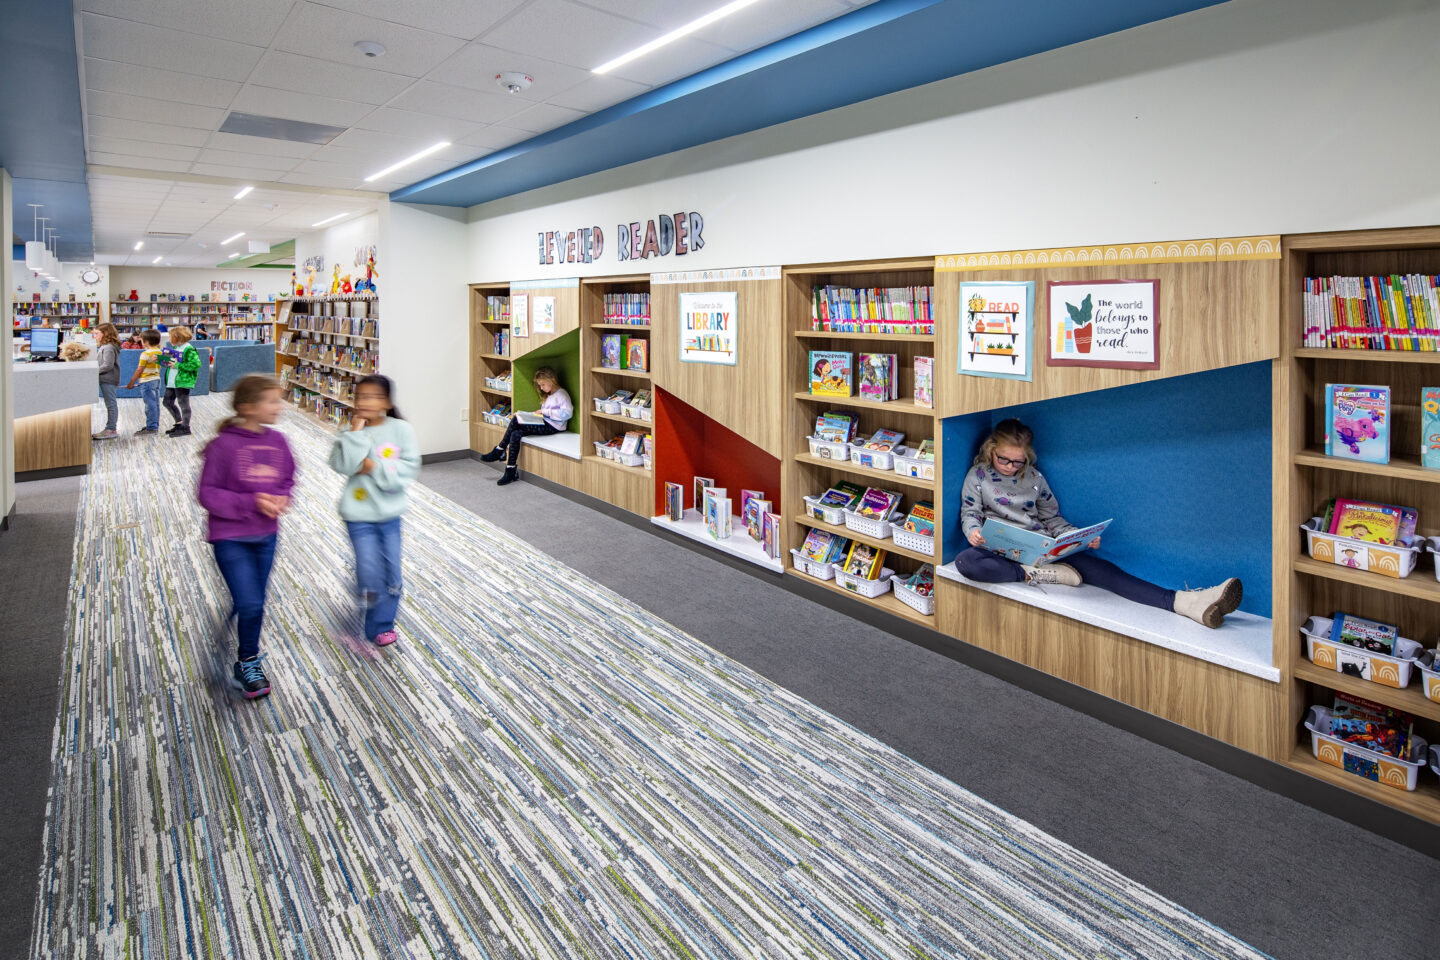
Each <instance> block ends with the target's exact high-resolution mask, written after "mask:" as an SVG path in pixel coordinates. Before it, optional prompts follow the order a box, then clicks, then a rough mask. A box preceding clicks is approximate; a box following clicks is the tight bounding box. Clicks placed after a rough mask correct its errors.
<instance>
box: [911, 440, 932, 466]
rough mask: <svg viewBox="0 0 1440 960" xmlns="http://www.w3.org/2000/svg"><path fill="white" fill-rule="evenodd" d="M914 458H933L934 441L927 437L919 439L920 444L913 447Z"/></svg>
mask: <svg viewBox="0 0 1440 960" xmlns="http://www.w3.org/2000/svg"><path fill="white" fill-rule="evenodd" d="M915 459H916V460H934V459H935V441H934V440H933V439H931V438H929V437H927V438H925V439H924V440H921V441H920V446H918V447H916V448H915Z"/></svg>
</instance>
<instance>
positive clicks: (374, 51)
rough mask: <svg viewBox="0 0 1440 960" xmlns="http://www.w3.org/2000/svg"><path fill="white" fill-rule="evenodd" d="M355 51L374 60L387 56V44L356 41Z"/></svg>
mask: <svg viewBox="0 0 1440 960" xmlns="http://www.w3.org/2000/svg"><path fill="white" fill-rule="evenodd" d="M355 49H356V50H359V51H360V52H361V53H363V54H365V56H367V57H369V58H370V59H372V60H373V59H375V58H376V57H380V56H384V55H385V44H383V43H376V42H375V41H374V40H356V41H355Z"/></svg>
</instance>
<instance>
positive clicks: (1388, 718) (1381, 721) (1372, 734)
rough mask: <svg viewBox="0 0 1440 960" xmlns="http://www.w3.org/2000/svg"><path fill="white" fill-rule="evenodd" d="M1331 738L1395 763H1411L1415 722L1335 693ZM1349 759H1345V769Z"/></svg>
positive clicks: (1407, 716) (1369, 702) (1405, 715)
mask: <svg viewBox="0 0 1440 960" xmlns="http://www.w3.org/2000/svg"><path fill="white" fill-rule="evenodd" d="M1330 735H1331V736H1332V737H1336V738H1337V739H1340V740H1344V741H1345V742H1346V743H1351V744H1354V745H1355V746H1357V747H1364V748H1365V749H1367V750H1375V751H1377V752H1379V753H1383V754H1385V755H1386V756H1389V757H1395V758H1396V759H1398V760H1413V759H1414V758H1412V757H1411V756H1410V753H1411V750H1410V746H1411V743H1412V742H1414V736H1415V718H1414V717H1413V716H1411V715H1410V714H1408V713H1406V712H1404V711H1403V710H1396V709H1395V708H1394V707H1387V706H1385V705H1384V704H1381V703H1376V702H1375V701H1373V700H1366V699H1365V698H1363V697H1357V696H1355V695H1354V694H1350V693H1342V692H1340V691H1336V693H1335V699H1334V701H1333V706H1332V707H1331V711H1330ZM1350 759H1351V758H1350V757H1348V756H1347V757H1346V758H1345V763H1346V768H1347V769H1348V768H1349V764H1350ZM1357 759H1362V758H1357Z"/></svg>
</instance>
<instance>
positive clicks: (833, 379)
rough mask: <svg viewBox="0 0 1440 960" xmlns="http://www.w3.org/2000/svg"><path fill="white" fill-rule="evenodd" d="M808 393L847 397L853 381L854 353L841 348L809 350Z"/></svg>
mask: <svg viewBox="0 0 1440 960" xmlns="http://www.w3.org/2000/svg"><path fill="white" fill-rule="evenodd" d="M809 362H810V393H811V395H812V396H816V397H848V396H850V394H851V391H852V389H853V387H854V383H855V370H854V366H855V355H854V354H851V353H847V352H845V351H843V350H811V351H810V361H809Z"/></svg>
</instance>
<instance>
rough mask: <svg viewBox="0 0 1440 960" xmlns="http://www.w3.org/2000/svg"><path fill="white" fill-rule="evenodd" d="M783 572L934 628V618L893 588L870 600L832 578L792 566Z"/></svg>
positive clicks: (858, 601)
mask: <svg viewBox="0 0 1440 960" xmlns="http://www.w3.org/2000/svg"><path fill="white" fill-rule="evenodd" d="M786 556H787V557H788V556H789V554H786ZM886 566H892V564H890V563H889V562H888V559H887V562H886ZM785 572H786V573H787V574H790V575H791V576H794V577H799V578H800V579H801V580H803V581H805V582H806V583H813V584H816V585H817V586H821V587H824V588H825V589H826V590H829V591H831V592H832V593H838V594H840V595H841V596H842V597H849V598H850V599H851V600H854V601H855V602H856V603H864V604H868V605H869V606H872V607H874V608H875V609H877V610H883V611H884V612H885V613H888V614H890V615H891V616H896V617H900V618H902V619H904V620H909V621H911V622H912V623H918V624H920V625H921V626H923V627H929V628H930V629H932V630H933V629H935V618H934V617H933V616H931V617H926V616H923V615H921V613H920V612H919V611H918V610H915V609H914V608H912V607H910V606H907V605H906V604H905V602H904V601H902V600H901V599H900V598H899V597H897V596H895V593H894V589H893V588H892V589H891V591H890V592H889V593H882V594H880V596H878V597H876V598H875V599H873V600H872V599H870V598H869V597H862V596H860V594H858V593H852V592H851V591H849V590H846V589H845V588H844V587H842V586H840V585H839V584H838V583H836V582H835V581H834V580H817V579H815V578H814V577H812V576H810V575H809V574H805V573H801V572H800V571H799V570H796V569H795V568H794V567H787V568H786V570H785Z"/></svg>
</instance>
